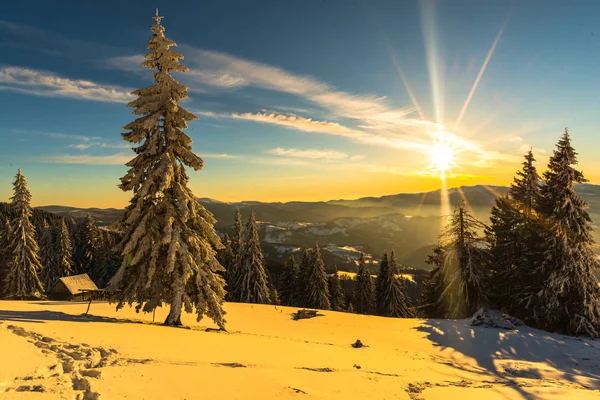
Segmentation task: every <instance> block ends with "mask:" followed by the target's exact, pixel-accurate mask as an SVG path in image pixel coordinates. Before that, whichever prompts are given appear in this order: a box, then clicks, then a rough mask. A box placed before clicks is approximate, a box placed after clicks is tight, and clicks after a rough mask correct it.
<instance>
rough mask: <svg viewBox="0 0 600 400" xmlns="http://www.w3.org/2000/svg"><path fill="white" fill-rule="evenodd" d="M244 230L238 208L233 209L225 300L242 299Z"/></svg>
mask: <svg viewBox="0 0 600 400" xmlns="http://www.w3.org/2000/svg"><path fill="white" fill-rule="evenodd" d="M244 248H245V243H244V232H243V226H242V214H241V212H240V209H239V208H238V209H236V210H235V222H234V224H233V236H232V237H231V252H230V259H229V264H228V265H227V271H226V274H225V276H226V280H227V300H228V301H242V300H241V292H240V284H241V282H240V279H241V271H242V260H243V259H244Z"/></svg>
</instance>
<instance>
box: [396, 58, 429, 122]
mask: <svg viewBox="0 0 600 400" xmlns="http://www.w3.org/2000/svg"><path fill="white" fill-rule="evenodd" d="M390 57H391V58H392V62H393V63H394V67H396V71H397V72H398V75H399V76H400V79H402V83H403V84H404V88H405V89H406V92H407V93H408V96H409V97H410V101H412V104H413V107H414V108H415V110H417V113H418V114H419V118H421V119H425V115H424V114H423V110H422V109H421V105H420V104H419V102H418V100H417V98H416V96H415V94H414V93H413V91H412V89H411V87H410V85H409V83H408V80H407V79H406V76H404V72H402V68H401V67H400V64H398V60H396V55H395V54H394V53H393V51H392V50H391V49H390Z"/></svg>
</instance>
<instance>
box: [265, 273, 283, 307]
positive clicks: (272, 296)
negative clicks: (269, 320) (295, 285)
mask: <svg viewBox="0 0 600 400" xmlns="http://www.w3.org/2000/svg"><path fill="white" fill-rule="evenodd" d="M265 273H266V274H267V288H268V289H269V300H270V301H271V304H274V305H276V306H277V305H280V304H281V299H280V298H279V291H278V290H277V288H276V287H275V285H274V283H273V277H272V276H271V273H270V272H269V270H268V269H266V268H265Z"/></svg>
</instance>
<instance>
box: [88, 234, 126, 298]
mask: <svg viewBox="0 0 600 400" xmlns="http://www.w3.org/2000/svg"><path fill="white" fill-rule="evenodd" d="M118 263H119V259H118V257H116V255H115V253H114V252H113V249H112V243H111V240H110V238H109V237H108V232H102V231H100V230H99V235H98V242H97V244H96V246H95V251H94V264H93V265H94V269H93V270H92V273H91V275H90V277H91V278H92V280H93V281H94V283H96V286H98V287H99V288H104V287H106V285H107V284H108V282H109V281H110V279H111V278H112V277H113V276H114V274H115V273H116V271H117V268H118Z"/></svg>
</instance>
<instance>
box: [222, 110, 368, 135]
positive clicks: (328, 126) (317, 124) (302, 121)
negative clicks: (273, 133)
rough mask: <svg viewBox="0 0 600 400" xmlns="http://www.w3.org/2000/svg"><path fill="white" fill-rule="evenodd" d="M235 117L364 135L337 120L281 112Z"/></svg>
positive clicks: (299, 127)
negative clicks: (324, 119)
mask: <svg viewBox="0 0 600 400" xmlns="http://www.w3.org/2000/svg"><path fill="white" fill-rule="evenodd" d="M231 118H233V119H242V120H246V121H254V122H260V123H263V124H273V125H280V126H283V127H287V128H292V129H297V130H300V131H304V132H320V133H329V134H332V135H339V136H347V137H348V136H354V135H363V132H360V131H357V130H354V129H351V128H348V127H345V126H343V125H340V124H338V123H337V122H327V121H317V120H313V119H312V118H305V117H299V116H297V115H293V114H281V113H276V112H257V113H242V114H238V113H233V114H231Z"/></svg>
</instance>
